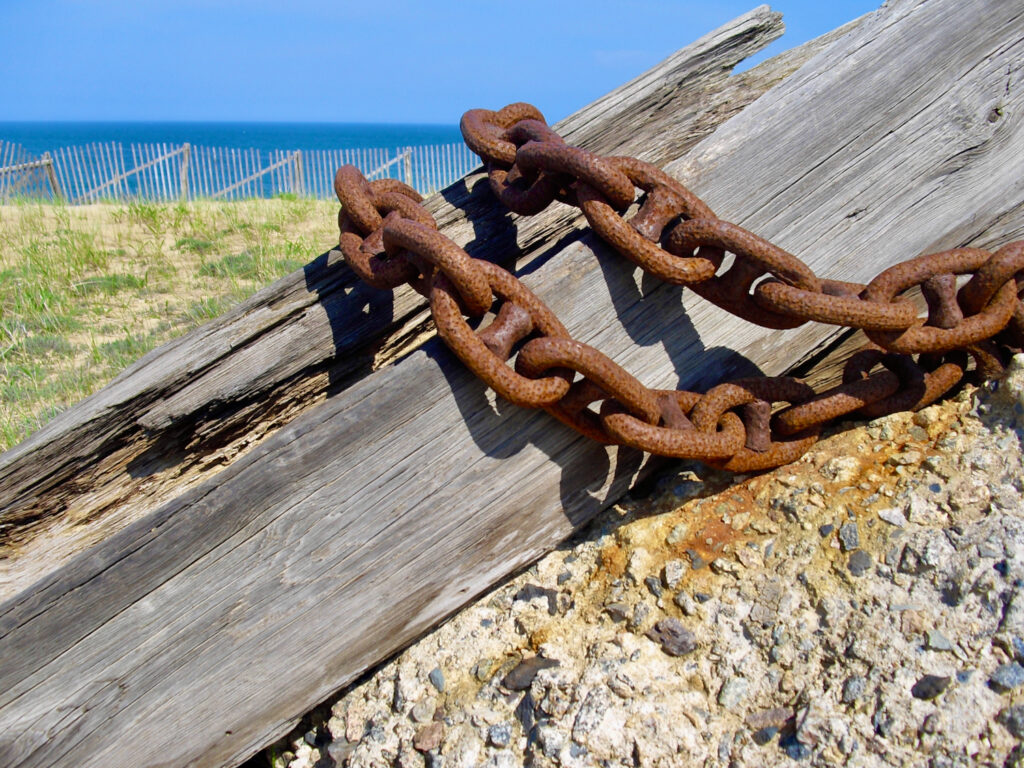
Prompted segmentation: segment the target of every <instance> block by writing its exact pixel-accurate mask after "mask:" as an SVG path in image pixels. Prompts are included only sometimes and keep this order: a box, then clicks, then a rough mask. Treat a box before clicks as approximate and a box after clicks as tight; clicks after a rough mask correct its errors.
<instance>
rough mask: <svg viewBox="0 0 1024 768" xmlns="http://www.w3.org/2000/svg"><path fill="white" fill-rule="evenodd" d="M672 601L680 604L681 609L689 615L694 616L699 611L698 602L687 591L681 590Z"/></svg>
mask: <svg viewBox="0 0 1024 768" xmlns="http://www.w3.org/2000/svg"><path fill="white" fill-rule="evenodd" d="M672 602H673V603H675V604H676V605H677V606H679V609H680V610H681V611H682V612H683V613H685V614H686V615H687V616H693V615H695V614H696V613H697V604H696V603H695V602H694V601H693V598H692V597H690V596H689V595H688V594H687V593H686V592H680V593H679V594H678V595H676V596H675V598H674V599H673V600H672Z"/></svg>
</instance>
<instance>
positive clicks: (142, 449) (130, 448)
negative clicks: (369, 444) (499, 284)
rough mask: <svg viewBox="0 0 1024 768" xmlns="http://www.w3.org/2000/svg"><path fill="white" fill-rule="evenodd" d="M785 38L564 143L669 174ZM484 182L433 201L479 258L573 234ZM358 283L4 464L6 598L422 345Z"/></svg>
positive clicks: (568, 218)
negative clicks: (525, 215)
mask: <svg viewBox="0 0 1024 768" xmlns="http://www.w3.org/2000/svg"><path fill="white" fill-rule="evenodd" d="M781 29H782V25H781V21H780V17H779V14H776V13H773V12H771V11H770V10H769V9H768V8H767V7H765V6H762V7H760V8H758V9H756V10H754V11H752V12H751V13H748V14H746V15H744V16H742V17H740V18H739V19H737V20H735V21H733V22H730V23H729V24H727V25H725V26H724V27H722V28H721V29H719V30H716V31H714V32H712V33H710V34H708V35H706V36H704V37H702V38H701V39H700V40H698V41H696V42H695V43H693V44H692V45H689V46H687V47H686V48H684V49H682V50H681V51H679V52H678V53H676V54H674V55H672V56H671V57H669V58H668V59H666V60H665V61H664V62H662V63H661V64H659V65H658V66H657V67H655V68H654V69H652V70H651V71H650V72H648V73H645V74H644V75H642V76H641V77H640V78H638V80H637V85H636V86H631V85H629V86H628V87H627V86H624V87H622V88H619V89H617V90H616V91H615V92H614V93H613V94H610V95H609V97H606V98H605V99H603V100H601V101H599V102H597V103H596V104H594V105H593V106H591V107H587V108H584V109H583V110H581V111H580V113H579V114H578V115H576V116H574V117H572V118H569V120H568V121H566V123H565V126H566V134H567V136H568V137H569V139H570V140H571V141H574V142H577V143H580V144H583V145H589V146H592V147H593V148H594V149H596V150H599V151H612V150H614V151H619V152H631V153H635V154H646V155H648V156H649V157H650V159H652V161H654V162H658V163H663V162H666V161H667V160H670V159H672V158H673V157H675V156H677V153H678V152H679V151H680V150H681V148H684V147H686V146H692V145H694V144H696V143H697V141H698V140H699V139H700V138H701V137H703V136H705V135H707V134H708V133H709V132H710V131H711V130H712V129H713V128H714V126H715V125H718V124H720V123H721V122H722V121H724V120H725V119H726V118H727V117H728V116H729V115H731V114H734V113H735V112H737V111H739V110H740V109H742V107H743V106H744V105H746V104H748V103H750V102H751V101H753V100H754V99H755V98H756V97H757V96H759V95H760V94H761V93H763V92H764V91H765V90H767V89H768V88H769V87H770V86H771V85H772V84H774V83H775V82H778V81H779V80H780V79H781V78H783V77H785V76H786V75H788V74H789V73H790V72H791V71H792V70H793V69H794V68H795V66H796V62H798V61H799V60H801V59H803V58H806V57H807V56H808V55H810V52H811V51H813V50H814V49H815V47H814V46H813V45H812V46H807V47H805V48H804V49H802V50H801V51H799V52H793V53H791V54H789V55H787V56H784V57H780V58H779V59H778V60H776V61H775V62H773V64H772V65H770V66H768V65H766V66H762V67H760V68H758V70H757V71H756V72H749V73H745V74H744V75H742V76H739V77H730V72H731V70H732V69H733V67H734V66H735V65H736V64H737V63H738V62H739V61H741V60H742V59H744V58H746V57H747V56H749V55H751V54H753V53H754V52H755V51H757V50H758V49H759V48H761V47H763V46H764V45H767V44H768V43H769V42H770V41H771V40H772V39H774V38H775V37H777V36H778V35H779V34H780V33H781ZM821 44H822V43H818V45H821ZM616 123H621V124H622V126H626V127H625V128H624V127H622V126H616ZM670 153H676V154H670ZM479 181H480V177H479V175H477V176H472V177H470V178H469V179H468V180H467V182H466V183H464V184H456V185H453V186H452V187H449V188H448V189H446V190H444V191H443V192H442V193H441V194H440V195H436V196H435V197H434V198H432V199H431V200H430V201H429V206H430V209H431V210H432V212H433V213H434V215H435V216H436V217H437V218H438V221H439V226H440V228H441V230H442V231H443V232H445V234H447V235H448V236H450V237H452V238H453V239H455V240H457V241H458V242H461V243H463V244H466V245H467V247H468V248H469V249H470V250H471V251H472V252H473V253H474V255H475V256H477V257H480V258H491V259H492V260H497V259H507V258H508V255H509V254H510V253H512V252H517V253H518V252H520V251H521V252H522V260H521V261H522V263H523V264H527V263H528V262H529V261H530V260H532V259H534V258H537V257H538V254H539V253H542V252H543V251H545V250H546V249H547V245H546V244H548V243H549V242H557V241H559V240H561V239H563V238H565V237H568V236H570V235H571V233H572V232H573V231H574V229H575V227H576V226H577V224H578V223H579V217H578V216H577V215H576V213H575V211H574V210H572V209H569V208H567V207H565V206H554V207H552V209H551V210H550V211H546V212H545V213H544V214H542V215H540V216H536V217H531V218H529V219H525V220H516V219H515V218H514V217H511V216H509V215H507V214H504V213H502V212H501V211H500V210H498V208H497V207H496V206H494V205H493V201H492V199H491V197H490V194H489V192H488V190H487V188H486V187H487V185H486V184H479V183H478V182H479ZM357 282H358V281H356V280H355V278H354V276H353V275H352V273H351V272H350V271H349V270H348V268H347V267H346V266H345V265H344V264H341V263H338V261H337V260H336V259H334V258H333V257H332V256H331V254H328V253H325V254H324V255H323V256H321V257H320V258H319V259H317V260H315V261H313V262H312V263H310V264H308V265H307V266H306V267H305V268H304V269H303V270H300V271H297V272H295V273H294V274H292V275H290V276H288V277H286V278H285V279H283V280H280V281H278V282H277V283H276V284H274V285H273V286H270V287H269V288H267V289H266V290H264V291H262V292H260V293H259V294H257V295H256V296H254V297H252V298H251V299H250V300H248V301H246V302H244V303H243V304H242V305H240V306H239V307H237V308H236V309H235V310H233V311H232V312H229V313H228V314H227V315H225V316H224V317H222V318H219V319H218V320H215V321H214V322H211V323H208V324H207V325H204V326H203V327H201V328H199V329H197V330H196V331H195V332H193V333H191V334H189V335H187V336H185V337H183V338H181V339H177V340H175V341H172V342H170V343H169V344H167V345H164V346H163V347H161V348H160V349H158V350H155V351H154V352H152V353H150V354H149V355H147V356H146V357H145V358H143V359H142V360H141V361H140V362H139V363H137V364H136V365H134V366H132V367H131V368H130V369H129V370H127V371H126V372H125V373H123V374H122V375H121V376H119V377H118V378H117V379H116V380H115V381H114V382H113V383H112V384H111V385H109V386H108V387H106V388H104V389H103V390H102V391H101V392H99V393H97V394H96V395H95V396H93V397H91V398H89V399H87V400H85V401H84V402H82V403H81V404H79V405H77V406H75V407H74V408H71V409H69V410H68V411H66V412H65V413H63V414H62V415H60V416H59V417H57V418H56V419H54V421H52V422H51V423H50V424H48V425H46V426H45V427H44V428H42V429H41V430H40V431H39V432H38V433H36V434H35V435H33V436H32V437H31V438H29V439H28V440H27V441H25V443H23V444H22V445H19V446H17V447H15V448H14V449H12V450H11V451H8V452H7V453H5V454H4V455H3V456H2V457H0V599H2V598H3V597H5V596H10V595H12V594H14V593H15V592H16V591H18V590H19V589H22V588H24V587H26V586H27V585H28V584H29V583H31V582H32V581H33V580H34V579H36V578H40V577H41V576H42V575H44V574H45V573H46V572H48V571H50V570H52V569H53V568H54V567H55V566H56V565H57V564H59V563H60V562H62V561H63V560H65V559H67V558H68V557H70V556H72V555H74V554H75V553H77V552H78V551H80V550H81V549H82V548H83V547H85V546H88V545H89V544H92V543H95V542H96V541H99V540H101V539H102V538H104V537H105V536H108V535H110V534H111V533H113V532H114V531H116V530H118V529H119V528H121V527H123V526H124V525H126V524H127V523H129V522H130V521H132V520H137V519H140V518H141V517H142V516H144V515H145V514H146V513H147V512H148V511H149V510H152V509H155V508H156V507H157V506H159V505H160V504H161V503H163V502H165V501H167V500H169V499H171V498H174V497H175V496H176V495H178V494H180V493H182V492H183V491H184V490H186V489H188V488H189V487H191V486H194V485H196V484H198V483H199V482H202V481H204V480H206V479H208V478H209V477H211V476H213V475H214V474H216V473H217V472H218V471H220V470H222V469H223V468H224V467H226V466H228V465H230V464H231V463H232V462H233V461H235V460H237V459H238V458H239V457H241V456H242V455H244V454H245V453H246V452H247V451H249V450H251V449H252V448H253V447H254V446H255V445H258V444H259V443H260V442H261V441H262V440H263V439H265V438H266V436H267V435H269V434H271V433H273V431H274V430H276V429H278V428H280V427H281V426H282V425H283V424H286V423H288V422H289V421H290V420H292V419H293V418H295V417H296V416H297V415H298V414H300V413H302V412H303V411H304V410H307V409H309V408H311V407H314V406H315V405H316V404H317V403H319V402H320V401H322V400H323V399H324V398H325V397H326V396H327V395H328V394H336V393H337V392H339V391H341V390H343V389H344V388H345V387H346V386H347V385H348V383H349V382H351V381H355V380H358V379H359V378H360V377H362V376H364V375H366V374H367V373H369V372H370V371H371V370H372V369H373V368H375V367H379V366H380V365H383V364H385V363H386V362H387V361H388V360H393V359H395V358H396V357H400V356H401V355H402V354H405V353H406V352H407V351H408V350H409V349H410V346H414V345H415V344H417V343H422V341H423V340H424V338H425V337H426V336H429V335H430V332H429V330H425V326H426V325H427V324H426V321H425V316H424V314H423V308H424V303H423V300H422V298H421V297H420V296H419V295H418V294H416V293H414V292H413V291H411V290H399V291H397V292H396V293H395V294H394V296H392V295H391V294H385V293H382V292H379V291H375V290H373V289H367V288H366V287H364V286H361V285H358V284H357Z"/></svg>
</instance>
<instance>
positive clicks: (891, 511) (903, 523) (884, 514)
mask: <svg viewBox="0 0 1024 768" xmlns="http://www.w3.org/2000/svg"><path fill="white" fill-rule="evenodd" d="M878 517H879V519H880V520H884V521H885V522H887V523H888V524H889V525H894V526H896V527H897V528H906V527H907V518H906V516H904V514H903V512H901V511H900V509H899V508H898V507H885V508H884V509H880V510H878Z"/></svg>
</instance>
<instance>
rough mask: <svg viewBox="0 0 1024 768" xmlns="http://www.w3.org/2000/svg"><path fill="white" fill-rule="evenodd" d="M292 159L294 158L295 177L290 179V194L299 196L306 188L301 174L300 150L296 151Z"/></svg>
mask: <svg viewBox="0 0 1024 768" xmlns="http://www.w3.org/2000/svg"><path fill="white" fill-rule="evenodd" d="M292 157H294V158H295V176H294V177H293V178H292V192H293V193H294V194H296V195H301V194H302V192H303V191H304V190H305V188H306V183H305V179H304V178H303V173H302V150H301V149H296V150H295V153H294V154H293V155H292Z"/></svg>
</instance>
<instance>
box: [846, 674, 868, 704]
mask: <svg viewBox="0 0 1024 768" xmlns="http://www.w3.org/2000/svg"><path fill="white" fill-rule="evenodd" d="M867 685H868V681H867V680H865V679H864V678H863V677H862V676H861V675H854V676H853V677H848V678H847V679H846V682H845V683H843V694H842V702H843V704H853V703H854V702H855V701H857V699H859V698H860V697H861V696H863V695H864V691H865V690H867Z"/></svg>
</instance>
